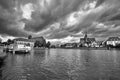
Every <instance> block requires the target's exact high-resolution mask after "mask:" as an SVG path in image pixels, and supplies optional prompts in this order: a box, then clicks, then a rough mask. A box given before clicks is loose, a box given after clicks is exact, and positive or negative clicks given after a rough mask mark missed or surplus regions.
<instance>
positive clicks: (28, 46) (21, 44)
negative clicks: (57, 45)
mask: <svg viewBox="0 0 120 80" xmlns="http://www.w3.org/2000/svg"><path fill="white" fill-rule="evenodd" d="M33 47H34V42H33V41H30V40H29V39H24V38H18V39H15V40H14V46H13V53H16V52H20V53H21V52H24V53H28V52H31V50H32V49H33Z"/></svg>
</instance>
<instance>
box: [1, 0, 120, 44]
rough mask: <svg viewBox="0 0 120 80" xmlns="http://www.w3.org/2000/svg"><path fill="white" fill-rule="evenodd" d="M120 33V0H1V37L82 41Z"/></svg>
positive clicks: (119, 34)
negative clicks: (42, 37) (88, 37)
mask: <svg viewBox="0 0 120 80" xmlns="http://www.w3.org/2000/svg"><path fill="white" fill-rule="evenodd" d="M85 32H87V33H88V35H89V36H90V37H96V38H97V39H105V38H106V37H108V36H120V0H0V37H1V38H2V39H8V38H14V37H27V36H28V35H32V36H34V37H39V36H44V37H45V38H46V39H47V40H50V41H63V42H71V41H79V38H80V37H83V36H84V33H85Z"/></svg>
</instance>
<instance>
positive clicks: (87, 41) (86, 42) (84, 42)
mask: <svg viewBox="0 0 120 80" xmlns="http://www.w3.org/2000/svg"><path fill="white" fill-rule="evenodd" d="M94 42H96V40H95V38H88V37H87V34H85V36H84V38H80V44H81V46H84V47H89V46H92V43H94Z"/></svg>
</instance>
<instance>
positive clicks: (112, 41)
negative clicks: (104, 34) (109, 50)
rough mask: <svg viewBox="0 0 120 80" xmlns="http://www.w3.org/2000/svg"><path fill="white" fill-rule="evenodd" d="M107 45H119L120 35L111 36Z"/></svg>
mask: <svg viewBox="0 0 120 80" xmlns="http://www.w3.org/2000/svg"><path fill="white" fill-rule="evenodd" d="M105 42H106V45H111V46H114V47H115V46H117V45H119V44H120V38H119V37H109V38H108V39H107V40H106V41H105Z"/></svg>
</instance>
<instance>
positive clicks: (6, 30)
mask: <svg viewBox="0 0 120 80" xmlns="http://www.w3.org/2000/svg"><path fill="white" fill-rule="evenodd" d="M14 24H15V23H14V22H10V21H8V20H4V19H0V34H2V35H9V36H14V37H18V36H19V37H22V36H26V35H27V34H25V33H24V32H22V31H20V30H18V29H17V28H11V27H10V25H14Z"/></svg>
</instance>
